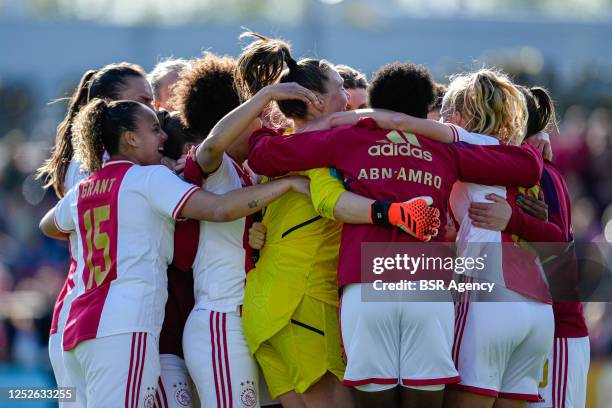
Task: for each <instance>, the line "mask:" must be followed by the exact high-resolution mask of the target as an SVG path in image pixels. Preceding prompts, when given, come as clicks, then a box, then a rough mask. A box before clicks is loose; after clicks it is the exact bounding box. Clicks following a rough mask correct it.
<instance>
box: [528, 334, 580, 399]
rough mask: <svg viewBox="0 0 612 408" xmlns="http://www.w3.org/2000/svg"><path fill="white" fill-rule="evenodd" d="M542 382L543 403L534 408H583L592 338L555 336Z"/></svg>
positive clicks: (541, 394)
mask: <svg viewBox="0 0 612 408" xmlns="http://www.w3.org/2000/svg"><path fill="white" fill-rule="evenodd" d="M554 341H555V343H554V346H553V347H552V349H551V350H550V353H549V354H548V361H547V363H546V365H545V370H546V371H545V372H544V378H543V379H542V381H541V382H540V396H542V398H543V399H544V401H542V402H538V403H533V404H531V405H529V407H530V408H583V407H584V406H586V388H587V376H588V373H589V364H590V361H591V345H590V344H589V338H588V337H578V338H568V337H555V340H554Z"/></svg>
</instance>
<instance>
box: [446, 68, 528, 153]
mask: <svg viewBox="0 0 612 408" xmlns="http://www.w3.org/2000/svg"><path fill="white" fill-rule="evenodd" d="M442 106H443V109H444V110H445V111H447V112H449V113H453V112H459V113H460V114H461V116H462V117H463V118H464V120H465V128H466V130H468V131H470V132H475V133H482V134H485V135H489V136H495V137H497V138H498V139H499V140H500V141H502V142H503V143H505V144H520V143H521V141H522V140H523V138H524V137H525V133H526V130H527V107H526V103H525V97H524V95H523V93H522V92H521V91H520V90H519V89H518V87H517V86H515V85H514V84H513V83H512V81H511V80H510V78H509V77H508V76H507V75H506V74H504V73H502V72H500V71H497V70H493V69H480V70H478V71H476V72H473V73H468V74H459V75H456V76H453V77H451V82H450V84H449V86H448V89H447V91H446V94H445V95H444V99H443V102H442Z"/></svg>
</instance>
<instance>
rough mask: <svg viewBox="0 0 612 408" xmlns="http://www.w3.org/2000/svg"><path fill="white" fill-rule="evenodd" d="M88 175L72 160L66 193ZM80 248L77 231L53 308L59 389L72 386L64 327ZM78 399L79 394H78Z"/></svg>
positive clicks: (53, 349) (53, 350)
mask: <svg viewBox="0 0 612 408" xmlns="http://www.w3.org/2000/svg"><path fill="white" fill-rule="evenodd" d="M87 176H88V174H87V173H86V172H84V171H81V162H79V161H78V160H74V159H73V160H71V161H70V164H69V165H68V170H67V171H66V177H65V178H64V191H65V192H67V191H69V190H70V189H72V188H73V187H74V186H75V185H77V184H79V183H80V182H81V180H83V179H85V178H86V177H87ZM77 248H78V243H77V234H76V231H75V232H72V233H70V237H69V239H68V251H69V254H70V269H69V271H68V276H66V280H65V281H64V285H63V286H62V289H61V291H60V293H59V294H58V296H57V299H56V301H55V306H54V307H53V315H52V318H51V330H50V333H49V360H50V361H51V367H52V368H53V374H54V375H55V381H56V384H57V386H58V387H68V386H70V385H71V384H70V383H69V379H68V376H67V373H66V370H65V368H64V362H63V357H62V354H63V347H62V334H63V332H64V326H65V324H66V319H67V317H68V311H69V310H70V303H71V302H72V299H73V298H74V296H75V293H76V292H75V291H73V290H72V289H73V288H74V279H73V278H74V273H75V271H76V267H77V261H76V259H74V256H72V251H73V250H74V251H76V250H77ZM77 397H78V393H77ZM78 403H79V401H78V398H77V401H76V402H75V403H71V402H60V403H59V405H60V407H69V406H74V405H78Z"/></svg>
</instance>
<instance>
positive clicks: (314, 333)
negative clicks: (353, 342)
mask: <svg viewBox="0 0 612 408" xmlns="http://www.w3.org/2000/svg"><path fill="white" fill-rule="evenodd" d="M255 358H256V359H257V362H258V363H259V365H260V366H261V369H262V371H263V374H264V377H265V379H266V383H267V385H268V389H269V390H270V396H271V397H272V398H273V399H276V398H278V396H279V395H282V394H285V393H287V392H289V391H292V390H293V391H295V392H298V393H304V392H305V391H306V390H308V388H310V387H311V386H312V385H314V384H315V383H316V382H317V381H319V379H321V377H322V376H323V375H324V374H325V373H326V372H327V371H329V372H331V373H332V374H334V375H335V376H336V377H337V378H338V379H339V380H340V381H342V378H343V376H344V369H345V364H344V359H343V352H342V346H341V344H340V328H339V324H338V308H337V307H334V306H331V305H329V304H327V303H324V302H321V301H319V300H317V299H314V298H311V297H309V296H304V298H303V299H302V302H301V303H300V305H299V306H298V307H297V309H296V310H295V312H294V314H293V317H292V318H291V321H290V322H289V324H287V325H286V326H285V327H283V328H282V329H281V330H280V331H279V332H278V333H276V334H275V335H274V336H272V337H271V338H269V339H268V340H267V341H265V342H263V343H262V344H261V345H260V346H259V348H258V349H257V351H256V352H255Z"/></svg>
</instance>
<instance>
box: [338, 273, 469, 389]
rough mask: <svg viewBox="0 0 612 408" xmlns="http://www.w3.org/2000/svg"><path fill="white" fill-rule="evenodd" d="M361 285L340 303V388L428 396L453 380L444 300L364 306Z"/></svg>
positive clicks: (448, 306) (449, 306) (450, 313)
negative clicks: (343, 359) (418, 391)
mask: <svg viewBox="0 0 612 408" xmlns="http://www.w3.org/2000/svg"><path fill="white" fill-rule="evenodd" d="M361 286H362V284H350V285H347V286H346V287H345V288H344V291H343V293H342V300H341V304H340V325H341V328H340V330H341V334H342V342H343V346H344V352H345V354H346V360H347V365H346V372H345V374H344V381H343V383H344V384H345V385H347V386H352V387H355V388H357V389H358V390H361V391H366V392H377V391H383V390H385V389H389V388H393V387H395V386H396V385H398V384H400V385H402V386H404V387H409V388H416V389H420V388H422V389H426V390H432V391H433V390H441V389H443V388H444V385H445V384H450V383H454V382H457V381H459V377H458V374H457V370H456V369H455V366H454V364H453V359H452V357H451V347H452V344H453V320H454V307H453V303H452V301H450V299H449V301H448V302H425V301H394V302H366V301H363V300H362V297H361ZM432 386H437V387H432Z"/></svg>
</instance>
